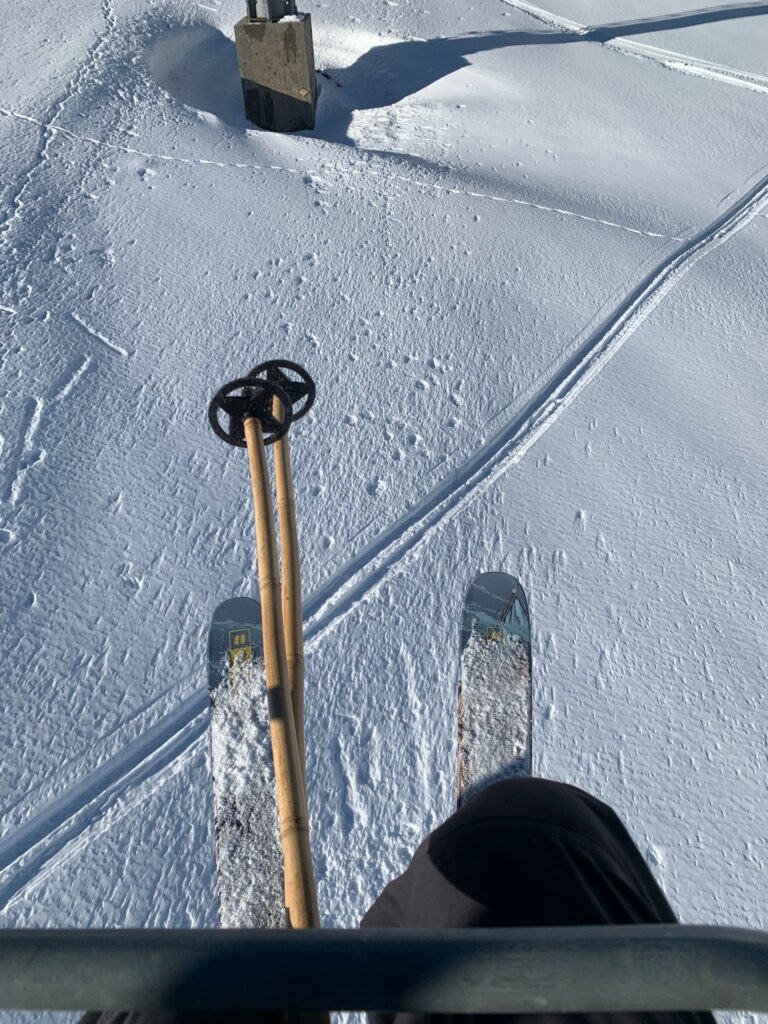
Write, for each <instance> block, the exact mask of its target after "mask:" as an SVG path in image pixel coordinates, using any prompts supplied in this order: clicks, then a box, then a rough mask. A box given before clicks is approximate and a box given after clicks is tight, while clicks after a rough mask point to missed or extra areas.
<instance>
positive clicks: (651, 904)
mask: <svg viewBox="0 0 768 1024" xmlns="http://www.w3.org/2000/svg"><path fill="white" fill-rule="evenodd" d="M664 923H668V924H673V923H676V918H675V915H674V914H673V912H672V908H671V907H670V906H669V903H668V902H667V900H666V898H665V897H664V894H663V893H662V891H661V889H660V888H659V886H658V885H657V883H656V881H655V880H654V878H653V876H652V875H651V873H650V871H649V869H648V867H647V866H646V864H645V862H644V860H643V858H642V857H641V855H640V853H639V852H638V850H637V848H636V846H635V845H634V843H633V842H632V840H631V838H630V836H629V834H628V832H627V831H626V829H625V828H624V826H623V825H622V824H621V822H620V821H619V819H618V818H617V816H616V815H615V814H614V812H613V811H612V810H611V809H610V807H608V806H607V805H606V804H603V803H601V802H600V801H599V800H596V799H595V798H594V797H592V796H590V795H589V794H588V793H585V792H583V791H582V790H580V789H576V788H575V787H574V786H567V785H565V784H564V783H559V782H549V781H547V780H545V779H511V780H508V781H505V782H498V783H496V784H495V785H492V786H489V787H488V788H487V789H485V790H483V791H482V792H481V793H479V794H478V795H477V796H476V797H475V798H474V799H473V800H470V801H468V802H467V803H466V804H465V805H464V806H463V807H462V808H461V810H460V811H458V812H457V813H456V814H454V815H452V816H451V817H450V818H449V819H448V820H447V821H446V822H445V823H444V824H443V825H441V826H440V827H439V828H438V829H436V830H435V831H434V832H433V833H432V834H431V835H429V836H428V837H427V838H426V839H425V840H424V842H423V843H422V844H421V846H419V848H418V849H417V850H416V852H415V853H414V855H413V859H412V860H411V863H410V864H409V865H408V867H407V868H406V870H405V871H404V872H403V874H402V875H400V876H399V877H398V878H396V879H394V881H392V882H390V883H389V885H387V886H386V888H385V889H384V891H383V892H382V893H381V895H380V896H379V898H378V899H377V900H376V902H375V903H374V904H373V906H372V907H371V908H370V909H369V910H368V912H367V913H366V915H365V917H364V918H363V920H362V922H361V927H362V928H405V927H410V928H502V927H508V928H522V927H532V926H548V925H584V924H664ZM369 1017H370V1019H371V1021H372V1022H373V1024H415V1022H416V1021H429V1022H430V1024H450V1022H451V1021H456V1022H459V1021H462V1022H473V1024H479V1022H480V1021H482V1020H483V1018H482V1017H481V1016H480V1015H476V1016H473V1017H472V1016H462V1017H453V1018H451V1017H450V1016H440V1015H433V1016H429V1017H424V1016H423V1015H422V1016H418V1015H413V1014H396V1015H393V1014H369ZM511 1019H513V1020H514V1021H515V1022H516V1024H547V1022H550V1024H577V1022H578V1024H602V1022H609V1021H610V1022H611V1024H684V1022H685V1024H714V1019H713V1017H712V1016H711V1014H708V1013H698V1014H684V1013H647V1014H639V1013H637V1014H588V1015H576V1014H573V1015H565V1014H537V1015H533V1014H532V1015H530V1017H528V1016H524V1015H521V1014H518V1015H515V1016H514V1017H509V1018H508V1017H505V1016H502V1015H495V1016H489V1017H488V1018H486V1021H487V1024H501V1022H503V1021H506V1020H511ZM253 1020H255V1015H253V1014H241V1013H237V1014H229V1013H222V1014H190V1013H185V1012H179V1013H178V1014H168V1013H162V1014H160V1013H132V1014H127V1013H126V1014H113V1013H109V1014H106V1013H105V1014H101V1015H98V1014H93V1015H91V1014H88V1015H86V1017H84V1018H83V1019H82V1021H81V1024H97V1022H98V1024H182V1022H189V1024H191V1022H193V1021H194V1022H195V1024H225V1022H227V1024H235V1022H236V1024H246V1022H247V1021H253Z"/></svg>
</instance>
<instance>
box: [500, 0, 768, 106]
mask: <svg viewBox="0 0 768 1024" xmlns="http://www.w3.org/2000/svg"><path fill="white" fill-rule="evenodd" d="M502 2H503V3H505V4H506V5H507V6H508V7H514V8H515V9H516V10H518V11H522V12H523V13H524V14H529V15H530V16H531V17H532V18H536V20H537V21H540V22H542V23H543V24H544V25H549V26H550V27H552V28H558V29H561V30H564V31H566V32H572V33H573V34H574V35H578V36H582V37H584V38H586V39H587V40H589V41H590V42H594V43H599V44H600V45H601V46H607V47H608V49H610V50H618V52H619V53H625V54H627V55H628V56H630V57H639V58H640V59H641V60H648V61H652V62H653V63H654V64H659V65H661V67H664V68H668V69H669V70H670V71H680V72H682V73H683V74H686V75H697V76H698V77H700V78H711V79H712V80H713V81H716V82H723V83H725V84H726V85H735V86H740V87H741V88H743V89H751V90H752V91H753V92H761V93H768V78H766V77H765V76H764V75H758V74H755V73H754V72H751V71H742V70H741V69H739V68H729V67H727V66H726V65H725V64H716V63H714V62H713V61H708V60H701V59H700V58H698V57H689V56H687V55H686V54H683V53H676V52H675V51H674V50H664V49H662V48H661V47H658V46H649V45H648V44H647V43H638V42H635V41H634V40H630V39H620V38H615V39H601V38H600V37H599V35H596V34H595V33H596V30H595V29H594V28H590V27H589V26H588V25H581V24H579V23H578V22H576V21H570V20H569V19H568V18H562V17H560V15H558V14H553V13H552V12H551V11H545V10H544V9H543V8H542V7H536V6H535V5H534V4H530V3H527V2H526V0H502Z"/></svg>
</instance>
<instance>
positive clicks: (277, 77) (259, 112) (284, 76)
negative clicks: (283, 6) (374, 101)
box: [235, 14, 316, 132]
mask: <svg viewBox="0 0 768 1024" xmlns="http://www.w3.org/2000/svg"><path fill="white" fill-rule="evenodd" d="M295 17H296V20H295V21H294V20H290V21H289V20H280V21H271V20H268V19H258V20H255V19H253V18H250V17H245V18H241V20H240V21H238V22H237V24H236V25H235V43H236V45H237V59H238V63H239V64H240V81H241V84H242V87H243V100H244V101H245V116H246V117H247V118H248V120H249V121H253V122H254V124H256V125H258V127H259V128H265V129H266V130H267V131H270V132H298V131H305V130H307V129H309V130H311V129H313V128H314V127H315V101H316V86H315V55H314V50H313V48H312V19H311V18H310V16H309V15H308V14H299V15H295Z"/></svg>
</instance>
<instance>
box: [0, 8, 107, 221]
mask: <svg viewBox="0 0 768 1024" xmlns="http://www.w3.org/2000/svg"><path fill="white" fill-rule="evenodd" d="M101 12H102V17H103V19H104V24H105V26H106V27H105V29H104V31H103V32H101V33H100V34H99V35H98V36H97V37H96V39H95V40H94V41H93V42H92V43H91V45H90V46H89V47H88V50H87V51H86V54H85V57H84V58H83V61H82V63H81V64H80V65H79V66H78V68H77V69H76V70H75V72H74V74H73V75H72V77H71V78H70V80H69V83H68V84H67V87H66V89H65V90H64V93H63V95H62V96H61V97H60V98H59V99H58V100H55V101H54V103H53V104H52V105H51V107H50V110H49V115H48V118H47V119H46V120H44V121H41V120H38V119H36V118H28V120H29V121H30V122H31V123H33V124H36V125H38V126H39V127H40V128H41V129H42V136H41V139H40V145H39V147H38V150H37V153H36V155H35V158H34V159H33V161H32V163H31V164H30V165H29V167H28V168H27V170H26V171H24V172H23V173H22V174H21V175H20V184H19V186H18V187H17V189H16V192H15V194H14V196H13V197H12V198H11V200H10V203H9V205H10V213H9V215H8V216H7V217H6V219H5V220H4V221H3V222H2V223H0V238H2V237H3V236H4V235H6V234H7V233H8V232H9V231H10V230H11V228H12V226H13V224H14V222H15V221H17V220H20V219H21V217H22V215H23V212H24V196H25V195H26V193H27V191H28V189H29V188H30V186H31V185H32V182H33V181H34V179H35V178H36V176H37V172H38V171H39V170H40V168H41V167H42V166H43V165H44V164H45V162H46V161H47V160H48V150H49V147H50V144H51V141H52V140H53V138H54V136H55V134H56V132H57V130H58V129H57V128H56V126H55V125H54V121H55V120H56V118H57V117H59V115H60V114H61V113H62V112H63V110H64V108H65V106H66V105H67V104H68V102H69V101H70V100H71V99H72V97H73V96H76V95H77V94H78V92H79V91H80V88H81V86H82V83H83V82H84V81H85V79H86V78H87V76H88V73H89V71H90V70H91V68H92V67H93V66H94V65H95V64H96V62H97V60H98V58H99V55H100V52H101V50H102V49H103V48H104V46H105V45H106V43H107V42H108V40H109V39H110V38H111V36H112V34H113V33H114V31H115V28H116V20H115V14H114V11H113V10H112V2H111V0H102V4H101Z"/></svg>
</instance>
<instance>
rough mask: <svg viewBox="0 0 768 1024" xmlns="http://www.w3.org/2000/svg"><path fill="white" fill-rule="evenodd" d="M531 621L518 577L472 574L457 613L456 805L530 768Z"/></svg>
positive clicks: (527, 772)
mask: <svg viewBox="0 0 768 1024" xmlns="http://www.w3.org/2000/svg"><path fill="white" fill-rule="evenodd" d="M531 734H532V730H531V625H530V618H529V615H528V602H527V601H526V598H525V593H524V591H523V588H522V587H521V585H520V583H519V582H518V581H517V580H516V579H515V578H514V576H509V575H507V573H503V572H488V573H482V574H481V575H479V576H477V577H476V578H475V579H474V581H473V582H472V584H471V586H470V587H469V590H468V591H467V594H466V598H465V601H464V610H463V614H462V621H461V673H460V678H459V699H458V765H457V779H456V806H457V808H458V807H460V806H461V805H462V804H463V803H464V802H465V801H466V800H467V799H469V798H470V797H471V796H473V795H474V794H475V793H477V792H479V791H480V790H481V789H484V788H485V787H486V786H488V785H490V784H491V783H493V782H498V781H500V780H501V779H508V778H514V777H516V776H521V775H530V774H531V764H532V760H531Z"/></svg>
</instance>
